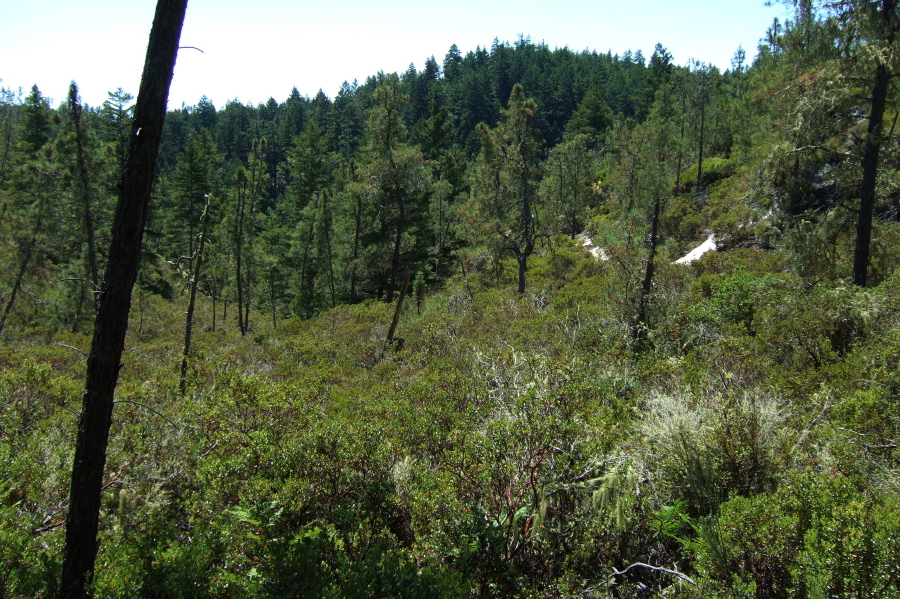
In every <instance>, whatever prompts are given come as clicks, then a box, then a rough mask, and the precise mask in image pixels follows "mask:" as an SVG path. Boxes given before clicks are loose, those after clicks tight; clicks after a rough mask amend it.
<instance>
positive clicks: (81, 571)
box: [60, 0, 187, 599]
mask: <svg viewBox="0 0 900 599" xmlns="http://www.w3.org/2000/svg"><path fill="white" fill-rule="evenodd" d="M186 10H187V0H158V2H157V4H156V14H155V16H154V18H153V27H152V29H151V31H150V39H149V42H148V44H147V57H146V59H145V61H144V71H143V74H142V76H141V86H140V91H139V92H138V100H137V106H136V108H135V113H134V122H133V123H132V126H131V135H130V143H129V149H128V157H127V159H126V162H125V170H124V172H123V173H122V183H121V194H120V196H119V202H118V205H117V207H116V214H115V218H114V220H113V230H112V239H111V242H110V249H109V260H108V262H107V266H106V273H105V276H104V282H103V287H102V289H101V292H100V300H99V309H98V311H97V316H96V320H95V324H94V337H93V341H92V342H91V351H90V354H89V357H88V363H87V380H86V386H85V392H84V398H83V403H82V408H81V418H80V420H79V424H78V437H77V440H76V445H75V458H74V460H73V464H72V482H71V487H70V490H69V511H68V514H67V516H66V544H65V549H64V552H63V564H62V579H61V584H60V596H61V597H63V598H64V599H68V598H73V599H75V598H77V599H82V598H83V597H88V596H89V589H88V588H86V586H87V583H88V581H89V580H90V579H91V578H92V576H93V572H94V564H95V562H96V559H97V528H98V522H99V516H100V494H101V488H102V483H103V470H104V467H105V466H106V447H107V444H108V441H109V429H110V425H111V423H112V411H113V398H114V395H115V389H116V383H117V381H118V378H119V368H120V366H121V363H120V362H121V358H122V351H123V349H124V346H125V333H126V331H127V329H128V313H129V311H130V308H131V293H132V290H133V288H134V282H135V280H136V278H137V272H138V265H139V262H140V253H141V243H142V240H143V236H144V226H145V224H146V220H147V205H148V204H149V201H150V187H151V185H152V183H153V171H154V167H155V165H156V157H157V154H158V151H159V141H160V137H161V136H162V128H163V121H164V120H165V116H166V103H167V101H168V97H169V86H170V85H171V83H172V72H173V70H174V68H175V57H176V55H177V54H178V42H179V39H180V38H181V27H182V24H183V23H184V14H185V12H186Z"/></svg>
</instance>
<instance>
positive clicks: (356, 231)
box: [350, 196, 363, 304]
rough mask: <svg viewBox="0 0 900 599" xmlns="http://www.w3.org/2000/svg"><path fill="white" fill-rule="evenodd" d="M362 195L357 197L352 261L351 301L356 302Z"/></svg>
mask: <svg viewBox="0 0 900 599" xmlns="http://www.w3.org/2000/svg"><path fill="white" fill-rule="evenodd" d="M362 208H363V206H362V197H361V196H357V197H356V212H355V213H354V214H353V253H352V255H351V256H352V259H351V261H350V303H351V304H352V303H355V302H356V268H357V266H358V264H357V262H358V261H359V234H360V229H361V228H362Z"/></svg>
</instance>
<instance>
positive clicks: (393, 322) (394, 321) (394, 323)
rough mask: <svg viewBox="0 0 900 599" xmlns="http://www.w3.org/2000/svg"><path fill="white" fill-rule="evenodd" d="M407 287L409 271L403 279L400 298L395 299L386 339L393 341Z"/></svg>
mask: <svg viewBox="0 0 900 599" xmlns="http://www.w3.org/2000/svg"><path fill="white" fill-rule="evenodd" d="M408 288H409V271H406V278H405V279H403V289H401V290H400V299H398V300H397V307H396V308H395V309H394V318H393V319H392V320H391V328H390V329H388V336H387V340H388V341H389V342H390V341H393V340H394V334H395V333H396V332H397V323H399V322H400V312H401V311H402V310H403V300H404V299H405V298H406V290H407V289H408Z"/></svg>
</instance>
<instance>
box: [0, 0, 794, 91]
mask: <svg viewBox="0 0 900 599" xmlns="http://www.w3.org/2000/svg"><path fill="white" fill-rule="evenodd" d="M155 5H156V3H155V2H154V1H153V0H93V1H92V0H85V1H82V2H72V1H71V0H65V1H63V0H30V1H29V2H6V6H5V7H4V8H3V18H2V20H0V86H3V87H7V88H13V89H16V88H19V87H21V88H24V89H25V91H26V93H27V91H28V89H29V88H30V87H31V85H32V84H34V83H36V84H37V85H38V86H39V87H40V89H41V91H42V92H43V93H44V95H45V96H47V97H50V98H52V99H53V101H54V103H55V104H58V103H59V102H60V101H61V100H63V99H64V98H65V95H66V91H67V89H68V85H69V81H71V80H73V79H74V80H75V81H76V82H77V83H78V85H79V88H80V90H81V94H82V97H83V99H84V101H85V102H87V103H88V104H91V105H97V104H100V103H101V102H103V100H105V99H106V93H107V91H110V90H114V89H116V88H117V87H122V88H124V89H125V90H126V91H128V92H131V93H132V94H136V93H137V90H138V85H139V83H140V72H141V68H142V66H143V59H144V52H145V50H146V43H147V36H148V34H149V31H150V24H151V22H152V20H153V11H154V8H155ZM784 16H785V9H784V8H783V7H781V6H780V5H776V6H769V7H767V6H765V4H764V0H690V1H684V2H673V1H671V0H643V1H641V2H633V1H632V2H627V1H622V0H615V1H611V0H593V1H590V2H588V1H583V0H549V1H548V0H541V1H537V0H518V1H515V2H512V1H507V0H493V1H491V0H456V1H455V2H441V3H437V2H421V1H412V0H394V1H389V2H373V1H371V0H369V1H361V0H330V2H324V1H323V0H318V1H317V2H312V3H301V2H290V1H285V0H254V1H253V2H247V1H246V0H245V1H242V2H239V1H237V0H189V2H188V12H187V17H186V19H185V24H184V30H183V32H182V36H181V43H182V45H183V46H196V47H198V48H200V49H202V50H203V52H202V53H201V52H198V51H196V50H191V49H184V50H182V51H181V52H180V54H179V57H178V64H177V66H176V68H175V78H174V81H173V84H172V90H171V94H170V97H169V107H170V108H175V107H178V106H181V104H182V103H184V104H187V105H192V104H196V102H197V100H199V99H200V97H201V96H202V95H204V94H205V95H206V96H208V97H209V98H210V99H211V100H212V101H213V103H214V104H215V105H216V106H217V107H222V106H224V104H225V102H226V101H228V100H231V99H238V100H240V101H241V102H244V103H248V102H249V103H258V102H265V101H266V100H267V99H268V98H269V97H274V98H275V99H276V100H278V101H279V102H280V101H283V100H284V99H285V98H287V96H288V94H289V93H290V91H291V88H292V87H294V86H296V87H297V89H298V90H300V93H301V94H304V95H308V96H312V95H315V93H316V92H317V91H318V90H319V89H320V88H321V89H322V90H323V91H324V92H325V93H326V94H327V95H328V96H330V97H334V95H335V94H336V93H337V91H338V89H339V88H340V85H341V83H342V82H343V81H345V80H347V81H352V80H353V79H358V80H359V81H360V82H362V81H363V80H365V78H366V77H367V76H369V75H373V74H375V73H377V72H378V71H379V70H383V71H386V72H390V71H399V72H402V71H405V70H406V69H407V67H408V66H409V64H410V63H413V64H415V65H416V68H418V69H421V68H422V65H423V64H424V62H425V59H426V58H427V57H429V56H432V55H434V56H435V58H436V59H437V60H438V62H439V63H441V62H443V57H444V55H445V54H446V53H447V50H448V49H449V48H450V45H451V44H454V43H455V44H456V45H457V46H459V49H460V50H461V51H462V52H463V53H466V52H467V51H469V50H474V49H475V47H476V46H478V45H481V46H487V47H490V45H491V43H492V41H493V40H494V38H495V37H496V38H498V39H499V40H500V41H510V42H513V41H515V40H516V39H517V38H518V36H519V35H520V34H524V35H526V36H530V37H531V39H532V40H533V41H536V42H540V41H543V42H545V43H546V44H547V45H548V46H549V47H550V48H556V47H562V46H568V47H569V48H571V49H572V50H576V51H580V50H584V49H590V50H597V51H600V52H606V51H607V50H612V52H613V53H617V54H621V53H623V52H624V51H626V50H629V49H630V50H634V51H636V50H641V51H643V52H644V54H645V55H646V56H647V57H649V56H650V54H651V53H652V52H653V47H654V45H655V44H656V43H657V42H660V43H662V44H663V45H664V46H666V48H667V49H668V50H669V51H670V52H671V53H672V54H673V56H674V58H675V62H676V63H678V64H685V63H686V62H687V61H688V60H689V59H690V58H694V59H697V60H700V61H703V62H709V63H713V64H716V65H718V66H719V67H720V68H722V69H725V68H728V67H729V65H730V60H731V58H732V56H733V55H734V52H735V50H736V49H737V47H738V45H742V46H743V47H744V49H745V50H746V51H747V55H748V58H749V59H752V57H753V56H755V54H756V47H757V43H758V41H759V39H760V38H761V37H762V36H763V35H764V33H765V31H766V28H767V27H768V26H769V25H770V24H771V23H772V19H773V18H775V17H778V18H779V19H784Z"/></svg>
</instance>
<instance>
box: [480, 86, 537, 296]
mask: <svg viewBox="0 0 900 599" xmlns="http://www.w3.org/2000/svg"><path fill="white" fill-rule="evenodd" d="M536 111H537V106H536V105H535V103H534V101H532V100H528V99H526V98H525V91H524V90H523V89H522V86H521V85H519V84H516V85H514V86H513V89H512V93H511V94H510V97H509V105H508V107H507V108H506V109H504V110H503V111H502V112H501V114H502V119H501V122H500V124H499V125H497V127H496V128H494V129H489V128H488V127H487V126H486V125H484V124H483V123H482V124H480V125H479V126H478V132H479V134H480V135H481V153H480V154H479V156H478V161H477V171H476V175H475V179H474V182H473V200H474V202H475V204H476V207H477V211H478V213H479V214H480V215H481V218H482V219H483V223H482V227H483V228H487V229H488V230H490V231H491V232H492V233H493V237H494V243H499V245H498V246H497V249H499V250H501V251H509V252H512V253H513V255H515V257H516V262H517V264H518V280H519V283H518V290H519V293H525V271H526V269H527V263H528V258H529V257H530V256H531V254H532V253H534V249H535V243H536V242H537V240H538V238H539V237H540V236H541V234H540V233H539V232H538V230H537V221H536V215H535V209H536V202H537V193H536V192H537V184H538V181H539V177H538V175H539V171H538V150H539V141H538V138H537V133H536V131H535V128H534V117H535V113H536Z"/></svg>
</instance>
